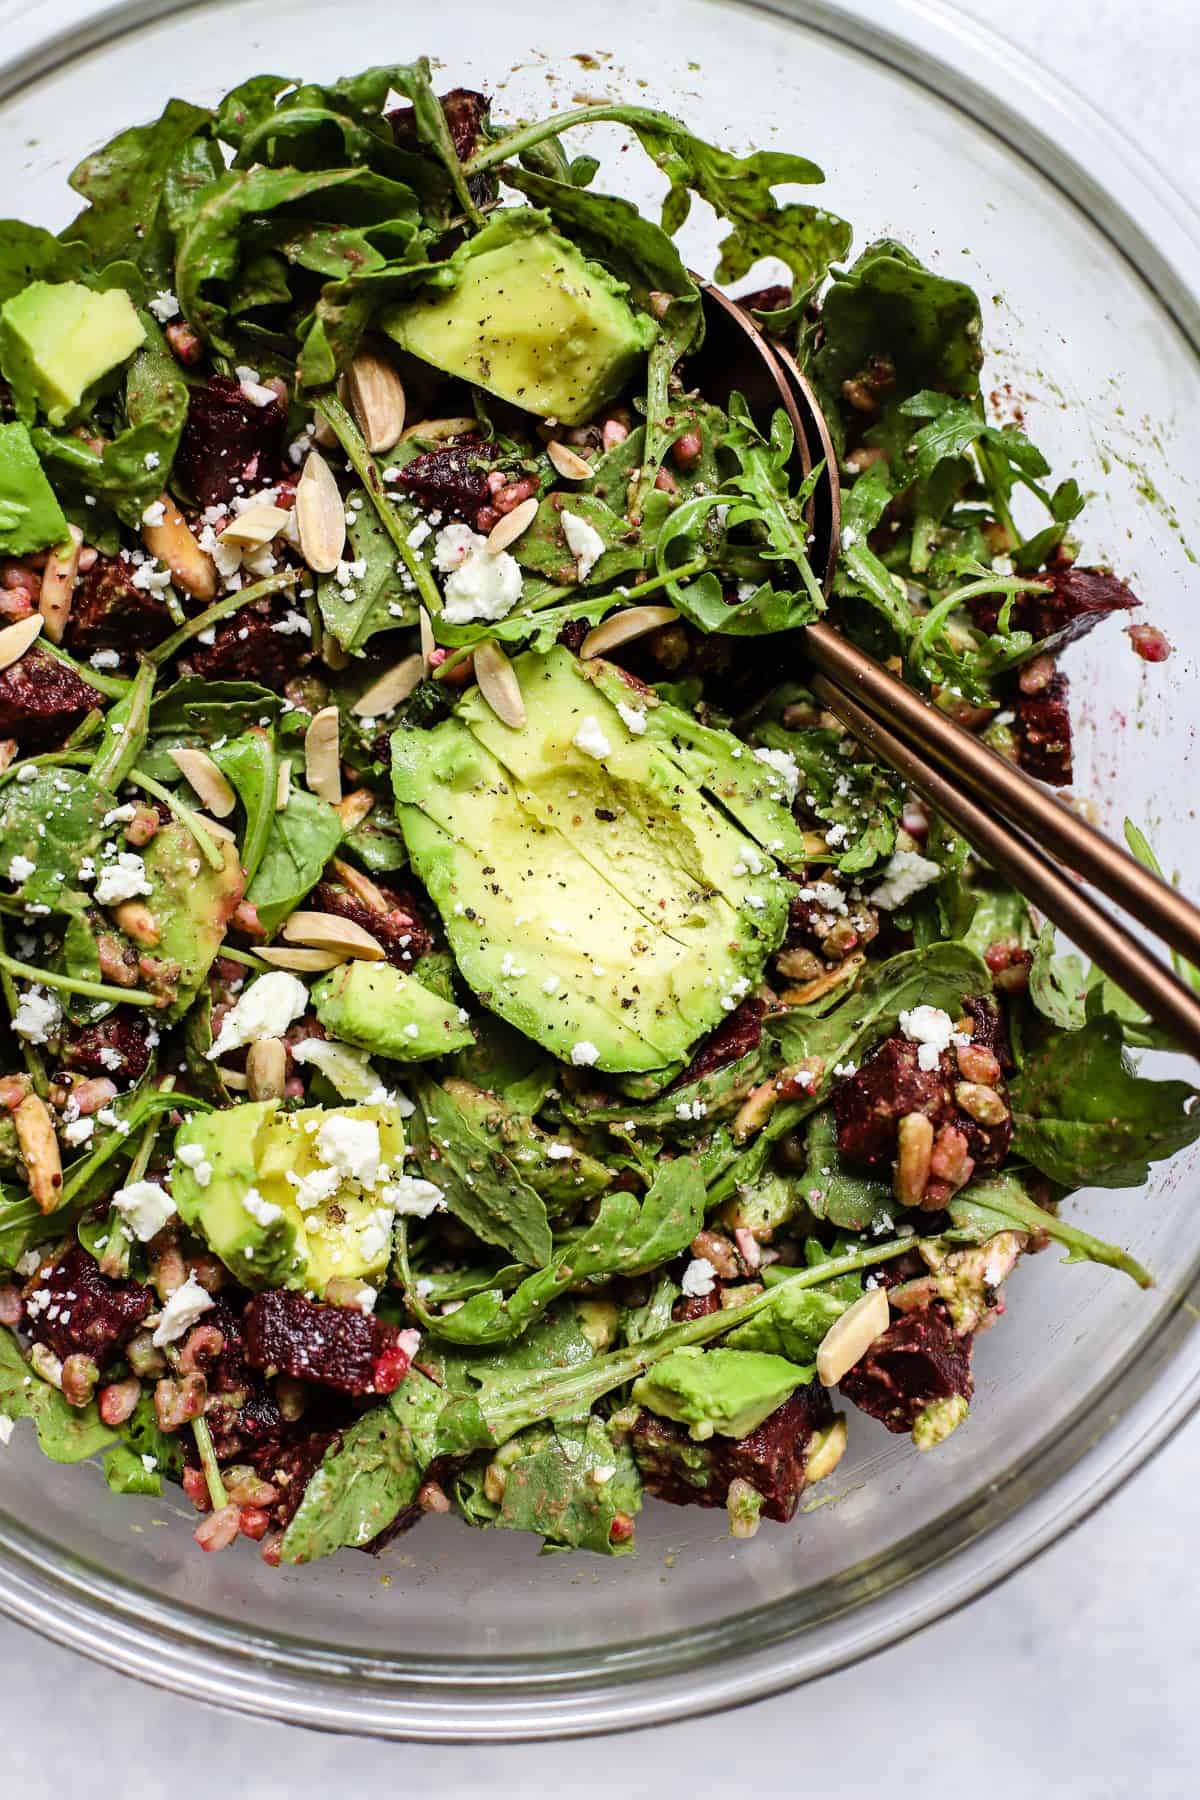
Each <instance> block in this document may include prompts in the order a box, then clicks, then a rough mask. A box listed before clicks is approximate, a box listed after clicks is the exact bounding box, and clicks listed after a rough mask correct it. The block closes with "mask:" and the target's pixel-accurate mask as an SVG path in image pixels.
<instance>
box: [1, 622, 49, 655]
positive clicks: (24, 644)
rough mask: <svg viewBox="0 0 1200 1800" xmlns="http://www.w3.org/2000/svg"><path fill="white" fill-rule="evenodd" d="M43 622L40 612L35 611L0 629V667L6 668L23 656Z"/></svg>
mask: <svg viewBox="0 0 1200 1800" xmlns="http://www.w3.org/2000/svg"><path fill="white" fill-rule="evenodd" d="M44 624H45V620H44V619H43V618H42V615H41V613H40V612H36V613H30V614H29V615H28V616H27V617H26V618H24V619H18V620H17V621H16V623H15V624H14V625H6V626H5V627H4V629H3V630H2V631H0V669H7V668H8V667H10V665H11V664H12V663H15V662H16V661H17V660H18V659H19V658H20V657H22V656H24V654H25V652H26V651H27V650H28V648H29V646H30V644H32V642H33V640H34V638H35V637H37V635H38V633H39V632H40V631H41V629H42V626H43V625H44Z"/></svg>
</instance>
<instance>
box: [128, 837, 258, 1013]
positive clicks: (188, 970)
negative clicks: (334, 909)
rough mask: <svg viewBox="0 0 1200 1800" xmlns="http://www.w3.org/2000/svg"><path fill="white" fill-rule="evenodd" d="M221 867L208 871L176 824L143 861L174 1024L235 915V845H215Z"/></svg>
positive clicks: (238, 873) (238, 881) (238, 883)
mask: <svg viewBox="0 0 1200 1800" xmlns="http://www.w3.org/2000/svg"><path fill="white" fill-rule="evenodd" d="M217 847H218V849H219V850H220V851H221V853H222V856H223V858H224V862H223V865H222V867H221V868H219V869H214V868H212V867H211V866H210V865H209V864H208V863H207V862H205V860H204V858H203V857H202V856H201V855H200V852H199V850H198V849H197V847H196V840H195V838H194V837H193V836H192V834H191V832H190V830H189V829H188V827H187V826H186V825H184V824H183V823H182V821H181V820H179V819H173V820H172V821H171V822H170V824H168V825H164V826H163V827H162V828H161V830H159V831H157V832H155V834H154V836H153V837H152V838H151V840H150V842H149V844H148V845H147V846H146V850H145V855H144V861H145V865H146V878H147V880H148V881H149V883H150V895H149V897H148V899H147V901H146V904H147V906H148V907H149V909H150V911H151V912H152V913H153V915H154V918H155V921H156V923H157V925H158V929H159V941H158V944H157V945H156V946H155V949H154V955H155V956H156V957H158V958H159V959H160V960H161V961H163V962H166V963H173V964H175V965H176V966H177V967H178V970H179V973H178V975H177V976H175V977H174V980H173V986H174V990H175V998H174V1000H173V1001H172V1002H171V1004H170V1006H169V1007H168V1008H167V1011H166V1015H165V1016H166V1017H167V1018H168V1019H178V1018H181V1017H182V1015H183V1014H184V1013H185V1012H186V1011H187V1009H188V1007H189V1006H190V1004H191V1002H192V998H193V996H194V995H195V993H196V990H197V989H198V988H199V986H200V984H201V982H202V981H203V980H204V977H205V976H206V975H207V974H208V971H209V969H210V968H211V967H212V963H213V959H214V958H215V956H216V954H217V952H218V950H219V949H220V948H221V945H222V944H223V942H224V941H225V928H226V926H227V925H228V923H229V920H230V919H231V918H232V917H233V915H234V913H235V912H236V910H237V905H238V901H239V900H240V899H241V897H242V892H243V889H244V887H245V880H244V878H243V875H242V867H241V862H240V860H239V857H238V853H237V846H236V845H234V844H231V843H229V842H228V841H227V840H226V839H225V838H221V839H218V840H217Z"/></svg>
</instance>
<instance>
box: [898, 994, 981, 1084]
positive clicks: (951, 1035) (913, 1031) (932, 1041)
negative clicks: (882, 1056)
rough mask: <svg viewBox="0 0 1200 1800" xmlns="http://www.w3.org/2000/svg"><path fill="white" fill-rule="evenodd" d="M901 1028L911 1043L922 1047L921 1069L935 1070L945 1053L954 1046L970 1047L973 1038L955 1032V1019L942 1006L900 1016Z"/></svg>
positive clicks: (921, 1008) (919, 1063) (920, 1009)
mask: <svg viewBox="0 0 1200 1800" xmlns="http://www.w3.org/2000/svg"><path fill="white" fill-rule="evenodd" d="M900 1029H901V1031H902V1032H903V1033H904V1035H905V1037H906V1038H907V1039H908V1041H909V1043H910V1044H917V1045H919V1046H920V1047H919V1049H918V1050H917V1066H918V1068H921V1069H925V1070H926V1071H931V1070H933V1069H936V1068H937V1066H938V1062H939V1059H940V1057H941V1054H942V1052H943V1050H949V1048H950V1046H951V1044H967V1043H970V1041H971V1040H970V1039H969V1038H968V1037H966V1036H965V1035H964V1034H963V1033H962V1032H961V1031H955V1029H954V1020H953V1019H952V1018H951V1017H950V1014H949V1013H948V1012H943V1010H942V1008H941V1007H940V1006H914V1007H913V1008H912V1009H911V1011H909V1012H902V1013H901V1014H900Z"/></svg>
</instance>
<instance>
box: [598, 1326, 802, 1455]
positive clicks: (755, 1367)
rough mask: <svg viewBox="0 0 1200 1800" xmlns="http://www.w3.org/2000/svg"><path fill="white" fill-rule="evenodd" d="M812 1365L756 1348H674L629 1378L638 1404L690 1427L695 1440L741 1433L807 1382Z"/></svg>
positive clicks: (759, 1423) (738, 1436)
mask: <svg viewBox="0 0 1200 1800" xmlns="http://www.w3.org/2000/svg"><path fill="white" fill-rule="evenodd" d="M812 1377H813V1371H812V1369H811V1368H798V1367H797V1366H796V1364H795V1363H790V1362H785V1360H784V1358H783V1357H782V1356H769V1355H766V1354H765V1353H763V1352H762V1351H759V1350H702V1349H701V1348H700V1346H699V1345H698V1344H693V1345H690V1346H686V1347H685V1348H684V1349H682V1350H673V1351H672V1352H671V1354H670V1356H667V1357H664V1358H663V1360H662V1362H660V1363H657V1364H656V1365H655V1367H654V1368H653V1369H652V1370H649V1371H648V1372H647V1373H646V1374H645V1375H641V1376H639V1377H638V1379H637V1380H636V1381H635V1382H634V1384H633V1394H632V1398H633V1401H634V1403H635V1404H636V1405H638V1406H644V1407H645V1408H646V1410H647V1411H648V1412H653V1413H658V1414H659V1416H660V1418H664V1419H674V1420H675V1421H676V1422H677V1423H678V1424H680V1425H686V1426H687V1427H688V1431H689V1434H690V1436H691V1437H692V1438H694V1439H695V1440H696V1442H697V1443H703V1441H704V1440H705V1438H710V1437H712V1436H713V1435H714V1434H716V1435H719V1436H720V1437H731V1438H742V1437H745V1436H746V1435H747V1433H748V1432H751V1431H754V1430H755V1429H756V1427H757V1426H759V1425H761V1424H762V1422H763V1420H764V1419H766V1418H769V1417H770V1415H771V1414H772V1413H773V1412H774V1411H775V1409H776V1407H777V1406H782V1405H783V1403H784V1401H785V1400H786V1399H787V1398H788V1396H789V1395H790V1394H792V1393H794V1392H795V1390H796V1389H797V1388H798V1387H801V1386H803V1385H804V1383H805V1382H808V1381H811V1380H812Z"/></svg>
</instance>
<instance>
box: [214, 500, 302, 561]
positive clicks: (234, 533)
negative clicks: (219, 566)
mask: <svg viewBox="0 0 1200 1800" xmlns="http://www.w3.org/2000/svg"><path fill="white" fill-rule="evenodd" d="M289 516H290V515H289V514H288V513H287V512H286V511H285V510H284V508H283V507H282V506H271V505H270V504H269V503H268V502H267V501H266V500H257V501H255V503H254V505H253V506H248V507H247V508H246V510H245V512H240V513H239V514H238V515H237V517H236V519H231V520H230V521H229V523H228V525H227V526H226V527H225V529H224V531H222V532H219V533H218V537H217V541H218V543H221V544H236V545H238V546H239V547H244V548H245V549H247V550H251V549H254V548H255V546H256V545H261V544H269V543H270V542H271V541H272V539H273V538H277V537H278V536H279V533H280V532H281V531H282V530H283V528H284V526H285V525H286V524H287V522H288V518H289Z"/></svg>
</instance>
